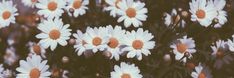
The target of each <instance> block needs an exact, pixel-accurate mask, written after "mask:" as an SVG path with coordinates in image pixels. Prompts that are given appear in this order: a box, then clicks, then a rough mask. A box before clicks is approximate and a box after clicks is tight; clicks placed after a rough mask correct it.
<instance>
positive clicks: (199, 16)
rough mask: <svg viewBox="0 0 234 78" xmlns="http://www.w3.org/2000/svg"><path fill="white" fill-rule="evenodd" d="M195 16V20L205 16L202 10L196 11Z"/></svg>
mask: <svg viewBox="0 0 234 78" xmlns="http://www.w3.org/2000/svg"><path fill="white" fill-rule="evenodd" d="M196 15H197V18H199V19H203V18H205V16H206V12H205V11H204V10H201V9H199V10H197V12H196Z"/></svg>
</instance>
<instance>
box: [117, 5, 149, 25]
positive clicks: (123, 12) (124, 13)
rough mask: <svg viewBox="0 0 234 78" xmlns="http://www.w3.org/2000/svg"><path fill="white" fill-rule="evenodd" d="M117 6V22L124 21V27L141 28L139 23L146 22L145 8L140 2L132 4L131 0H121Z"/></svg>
mask: <svg viewBox="0 0 234 78" xmlns="http://www.w3.org/2000/svg"><path fill="white" fill-rule="evenodd" d="M117 5H118V6H119V9H120V10H119V11H118V14H119V15H120V18H119V19H118V22H122V21H124V25H125V27H129V26H130V25H131V24H132V25H133V26H134V27H139V26H142V22H141V21H146V18H147V15H146V13H147V12H148V10H147V8H144V7H145V3H141V2H140V1H137V2H134V1H133V0H122V1H121V2H119V3H118V4H117Z"/></svg>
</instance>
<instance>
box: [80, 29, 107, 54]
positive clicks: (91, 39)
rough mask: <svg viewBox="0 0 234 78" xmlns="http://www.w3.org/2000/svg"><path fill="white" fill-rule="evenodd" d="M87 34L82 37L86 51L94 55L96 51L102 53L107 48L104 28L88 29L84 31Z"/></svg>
mask: <svg viewBox="0 0 234 78" xmlns="http://www.w3.org/2000/svg"><path fill="white" fill-rule="evenodd" d="M86 33H87V34H85V35H86V36H85V37H84V40H85V42H86V44H85V45H84V46H85V47H86V48H87V49H91V50H92V51H93V52H94V53H96V52H97V51H98V50H100V51H104V50H105V49H106V48H107V42H108V35H107V34H108V31H107V29H106V28H104V27H99V28H97V27H95V28H89V27H88V30H87V31H86Z"/></svg>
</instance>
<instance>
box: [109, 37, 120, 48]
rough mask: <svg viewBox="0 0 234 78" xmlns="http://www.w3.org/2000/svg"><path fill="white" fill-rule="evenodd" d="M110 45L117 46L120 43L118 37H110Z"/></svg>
mask: <svg viewBox="0 0 234 78" xmlns="http://www.w3.org/2000/svg"><path fill="white" fill-rule="evenodd" d="M108 45H109V47H111V48H116V47H117V46H118V45H119V41H118V40H117V39H116V38H110V41H109V43H108Z"/></svg>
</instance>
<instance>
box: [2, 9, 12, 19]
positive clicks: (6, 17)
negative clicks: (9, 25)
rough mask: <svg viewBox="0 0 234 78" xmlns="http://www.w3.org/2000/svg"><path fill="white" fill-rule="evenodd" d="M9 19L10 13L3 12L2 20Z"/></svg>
mask: <svg viewBox="0 0 234 78" xmlns="http://www.w3.org/2000/svg"><path fill="white" fill-rule="evenodd" d="M10 17H11V12H10V11H5V12H3V13H2V18H3V19H4V20H7V19H9V18H10Z"/></svg>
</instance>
